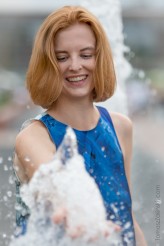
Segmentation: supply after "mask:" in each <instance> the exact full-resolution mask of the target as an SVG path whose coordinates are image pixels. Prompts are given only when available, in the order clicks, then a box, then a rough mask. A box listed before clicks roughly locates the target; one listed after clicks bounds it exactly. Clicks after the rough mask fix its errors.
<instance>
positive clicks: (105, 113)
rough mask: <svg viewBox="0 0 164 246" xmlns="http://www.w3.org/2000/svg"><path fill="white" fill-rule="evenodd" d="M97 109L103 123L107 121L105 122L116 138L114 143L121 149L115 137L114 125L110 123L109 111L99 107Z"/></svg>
mask: <svg viewBox="0 0 164 246" xmlns="http://www.w3.org/2000/svg"><path fill="white" fill-rule="evenodd" d="M97 108H98V110H99V112H100V114H101V117H102V118H103V119H104V120H105V121H107V122H108V123H109V125H110V127H111V128H112V130H113V133H114V135H115V137H116V141H117V143H118V145H119V147H120V149H121V146H120V143H119V140H118V136H117V133H116V130H115V127H114V124H113V121H112V118H111V116H110V113H109V111H108V110H107V109H106V108H104V107H101V106H97Z"/></svg>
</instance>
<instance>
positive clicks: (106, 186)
mask: <svg viewBox="0 0 164 246" xmlns="http://www.w3.org/2000/svg"><path fill="white" fill-rule="evenodd" d="M115 85H116V78H115V71H114V66H113V60H112V55H111V50H110V46H109V43H108V40H107V37H106V34H105V32H104V30H103V28H102V26H101V24H100V23H99V21H98V20H97V18H96V17H95V16H93V15H92V14H91V13H90V12H88V11H87V10H86V9H84V8H82V7H73V6H67V7H63V8H61V9H59V10H57V11H55V12H54V13H52V14H51V15H50V16H48V17H47V18H46V20H45V21H44V23H43V24H42V26H41V28H40V30H39V31H38V33H37V36H36V40H35V43H34V47H33V52H32V56H31V60H30V64H29V68H28V71H27V88H28V90H29V92H30V95H31V98H32V100H33V101H34V103H35V104H37V105H40V106H42V107H43V108H45V109H46V111H45V113H44V114H42V115H41V116H40V117H39V118H38V117H37V118H36V120H33V121H32V122H31V123H30V124H29V125H28V126H27V127H25V128H24V129H23V130H22V131H21V132H20V133H19V134H18V136H17V138H16V144H15V151H16V153H15V162H14V164H15V167H16V170H18V171H17V175H18V177H19V180H20V181H21V182H28V181H29V180H30V179H31V177H32V176H33V174H34V172H35V171H36V170H37V169H38V167H39V166H40V165H41V164H42V163H45V162H49V161H51V160H52V159H53V156H54V153H55V152H56V150H57V148H58V147H59V145H60V143H61V141H62V139H63V137H64V134H65V131H66V127H67V126H71V127H72V128H73V129H74V132H75V134H76V137H77V142H78V149H79V152H80V154H81V155H82V156H83V157H84V160H85V165H86V169H87V171H88V172H89V173H90V175H91V176H93V177H94V179H95V181H96V183H97V184H98V187H99V189H100V192H101V194H102V197H103V200H104V205H105V208H106V212H107V219H108V220H111V221H113V222H114V223H115V224H118V225H119V226H121V228H122V242H123V245H136V243H137V245H140V246H144V245H146V242H145V239H144V236H143V233H142V231H141V229H140V228H139V226H138V224H137V222H136V220H135V218H134V216H133V215H132V210H131V195H130V189H129V187H130V162H131V152H132V124H131V121H130V120H129V119H128V118H127V117H125V116H123V115H121V114H118V113H114V112H110V113H109V112H107V110H106V109H105V108H102V107H95V106H94V102H100V101H104V100H106V99H108V98H110V97H111V96H112V95H113V93H114V89H115ZM17 188H18V193H19V185H18V186H17ZM18 202H19V203H21V200H19V201H18ZM63 213H64V212H61V211H60V212H59V214H58V215H57V216H56V217H55V218H54V221H55V222H58V221H61V220H62V219H63V217H64V215H63ZM26 217H28V215H25V214H24V215H22V214H19V216H18V220H17V221H18V224H21V226H22V228H24V230H25V226H26ZM79 236H80V235H79Z"/></svg>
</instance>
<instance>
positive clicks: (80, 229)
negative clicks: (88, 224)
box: [52, 207, 121, 242]
mask: <svg viewBox="0 0 164 246" xmlns="http://www.w3.org/2000/svg"><path fill="white" fill-rule="evenodd" d="M67 216H68V212H67V210H66V208H64V207H61V208H59V209H57V211H56V212H55V214H54V216H53V218H52V220H53V222H54V223H55V224H64V226H65V228H66V232H67V235H68V236H70V237H71V238H72V239H75V238H78V237H81V236H83V235H84V234H85V233H86V229H85V227H84V226H83V225H79V226H77V227H76V228H74V229H73V230H72V229H71V230H70V228H69V227H68V224H67ZM120 231H121V227H120V226H119V225H116V224H114V223H113V222H112V221H109V220H108V221H106V227H105V229H104V231H102V236H103V237H105V238H106V237H109V236H110V235H112V233H114V232H120ZM98 237H99V235H94V236H92V237H91V238H89V241H92V242H94V241H96V240H97V239H98Z"/></svg>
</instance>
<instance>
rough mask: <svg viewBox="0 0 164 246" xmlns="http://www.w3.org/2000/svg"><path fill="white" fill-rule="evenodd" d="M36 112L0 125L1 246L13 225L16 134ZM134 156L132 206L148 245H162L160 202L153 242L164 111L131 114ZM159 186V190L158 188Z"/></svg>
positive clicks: (163, 156)
mask: <svg viewBox="0 0 164 246" xmlns="http://www.w3.org/2000/svg"><path fill="white" fill-rule="evenodd" d="M35 114H36V109H33V108H32V109H27V108H25V110H24V113H21V114H20V115H19V116H17V117H16V118H14V119H12V120H11V121H10V122H9V124H8V125H7V126H6V127H3V128H0V187H1V188H0V246H6V245H8V244H9V240H10V236H11V234H12V232H13V225H14V214H15V213H14V199H15V197H14V194H15V188H14V182H13V179H12V160H11V156H12V152H13V145H14V140H15V136H16V134H17V133H18V131H19V126H20V125H21V123H22V122H23V121H24V120H25V119H27V118H30V117H31V116H33V115H35ZM133 122H134V140H135V141H134V155H133V168H132V186H133V205H134V212H135V214H136V217H137V219H138V221H139V224H140V225H141V227H142V229H143V231H144V233H145V235H146V238H147V241H148V245H150V246H154V245H161V246H162V245H164V240H163V238H162V237H163V236H164V235H163V234H164V226H163V225H164V221H163V218H162V214H164V209H163V204H160V208H159V207H158V208H159V209H160V216H161V218H160V219H161V221H160V224H161V229H160V233H161V241H160V244H156V243H155V237H156V226H155V222H156V221H157V220H156V217H157V216H156V215H155V214H156V212H157V200H156V196H157V191H158V194H159V186H158V185H160V199H162V195H163V187H164V179H162V178H163V175H164V151H163V146H164V144H163V139H164V124H163V122H164V113H163V112H162V110H161V109H156V110H153V111H152V110H151V111H148V112H146V113H142V114H140V115H138V116H135V117H133ZM157 188H158V190H157ZM160 199H159V200H160Z"/></svg>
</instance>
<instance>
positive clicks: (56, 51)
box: [55, 50, 68, 54]
mask: <svg viewBox="0 0 164 246" xmlns="http://www.w3.org/2000/svg"><path fill="white" fill-rule="evenodd" d="M55 53H56V54H59V53H68V52H67V51H65V50H55Z"/></svg>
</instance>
